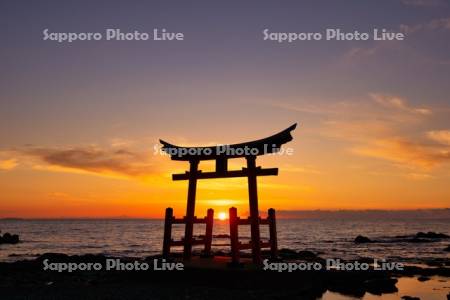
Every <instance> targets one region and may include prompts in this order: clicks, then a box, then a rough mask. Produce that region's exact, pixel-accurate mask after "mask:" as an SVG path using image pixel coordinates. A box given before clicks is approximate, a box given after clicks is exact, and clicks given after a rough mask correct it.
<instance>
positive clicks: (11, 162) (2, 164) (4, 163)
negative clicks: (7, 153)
mask: <svg viewBox="0 0 450 300" xmlns="http://www.w3.org/2000/svg"><path fill="white" fill-rule="evenodd" d="M17 165H18V163H17V160H16V159H14V158H11V159H5V160H0V170H3V171H9V170H12V169H14V168H15V167H17Z"/></svg>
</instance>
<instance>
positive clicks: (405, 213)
mask: <svg viewBox="0 0 450 300" xmlns="http://www.w3.org/2000/svg"><path fill="white" fill-rule="evenodd" d="M262 214H263V213H262ZM277 218H278V219H295V220H298V219H305V220H326V219H331V220H336V219H346V220H360V219H364V220H368V219H369V220H370V219H383V220H386V219H389V220H395V219H401V220H405V219H411V220H417V219H420V220H450V208H434V209H410V210H406V209H404V210H403V209H402V210H383V209H366V210H347V209H343V210H321V209H317V210H277ZM0 220H1V221H27V220H163V217H162V216H161V217H156V218H152V217H148V218H147V217H133V216H110V217H108V216H106V217H101V216H98V217H64V216H59V217H42V218H41V217H34V218H28V217H3V218H2V217H0Z"/></svg>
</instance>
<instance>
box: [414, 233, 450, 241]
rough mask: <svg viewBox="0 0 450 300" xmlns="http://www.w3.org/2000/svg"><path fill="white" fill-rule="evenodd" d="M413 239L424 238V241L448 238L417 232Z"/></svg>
mask: <svg viewBox="0 0 450 300" xmlns="http://www.w3.org/2000/svg"><path fill="white" fill-rule="evenodd" d="M415 238H424V239H448V238H450V236H448V235H446V234H444V233H436V232H432V231H428V232H427V233H425V232H418V233H416V236H415Z"/></svg>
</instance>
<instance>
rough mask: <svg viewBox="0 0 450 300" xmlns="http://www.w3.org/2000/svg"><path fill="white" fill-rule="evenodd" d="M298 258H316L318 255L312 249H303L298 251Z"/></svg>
mask: <svg viewBox="0 0 450 300" xmlns="http://www.w3.org/2000/svg"><path fill="white" fill-rule="evenodd" d="M297 258H298V259H316V258H317V255H316V254H315V253H313V252H311V251H308V250H303V251H298V252H297Z"/></svg>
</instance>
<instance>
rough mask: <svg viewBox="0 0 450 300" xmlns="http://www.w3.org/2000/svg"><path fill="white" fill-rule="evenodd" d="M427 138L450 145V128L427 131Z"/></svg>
mask: <svg viewBox="0 0 450 300" xmlns="http://www.w3.org/2000/svg"><path fill="white" fill-rule="evenodd" d="M427 136H428V138H429V139H431V140H433V141H436V142H438V143H440V144H443V145H449V146H450V130H433V131H429V132H427Z"/></svg>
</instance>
